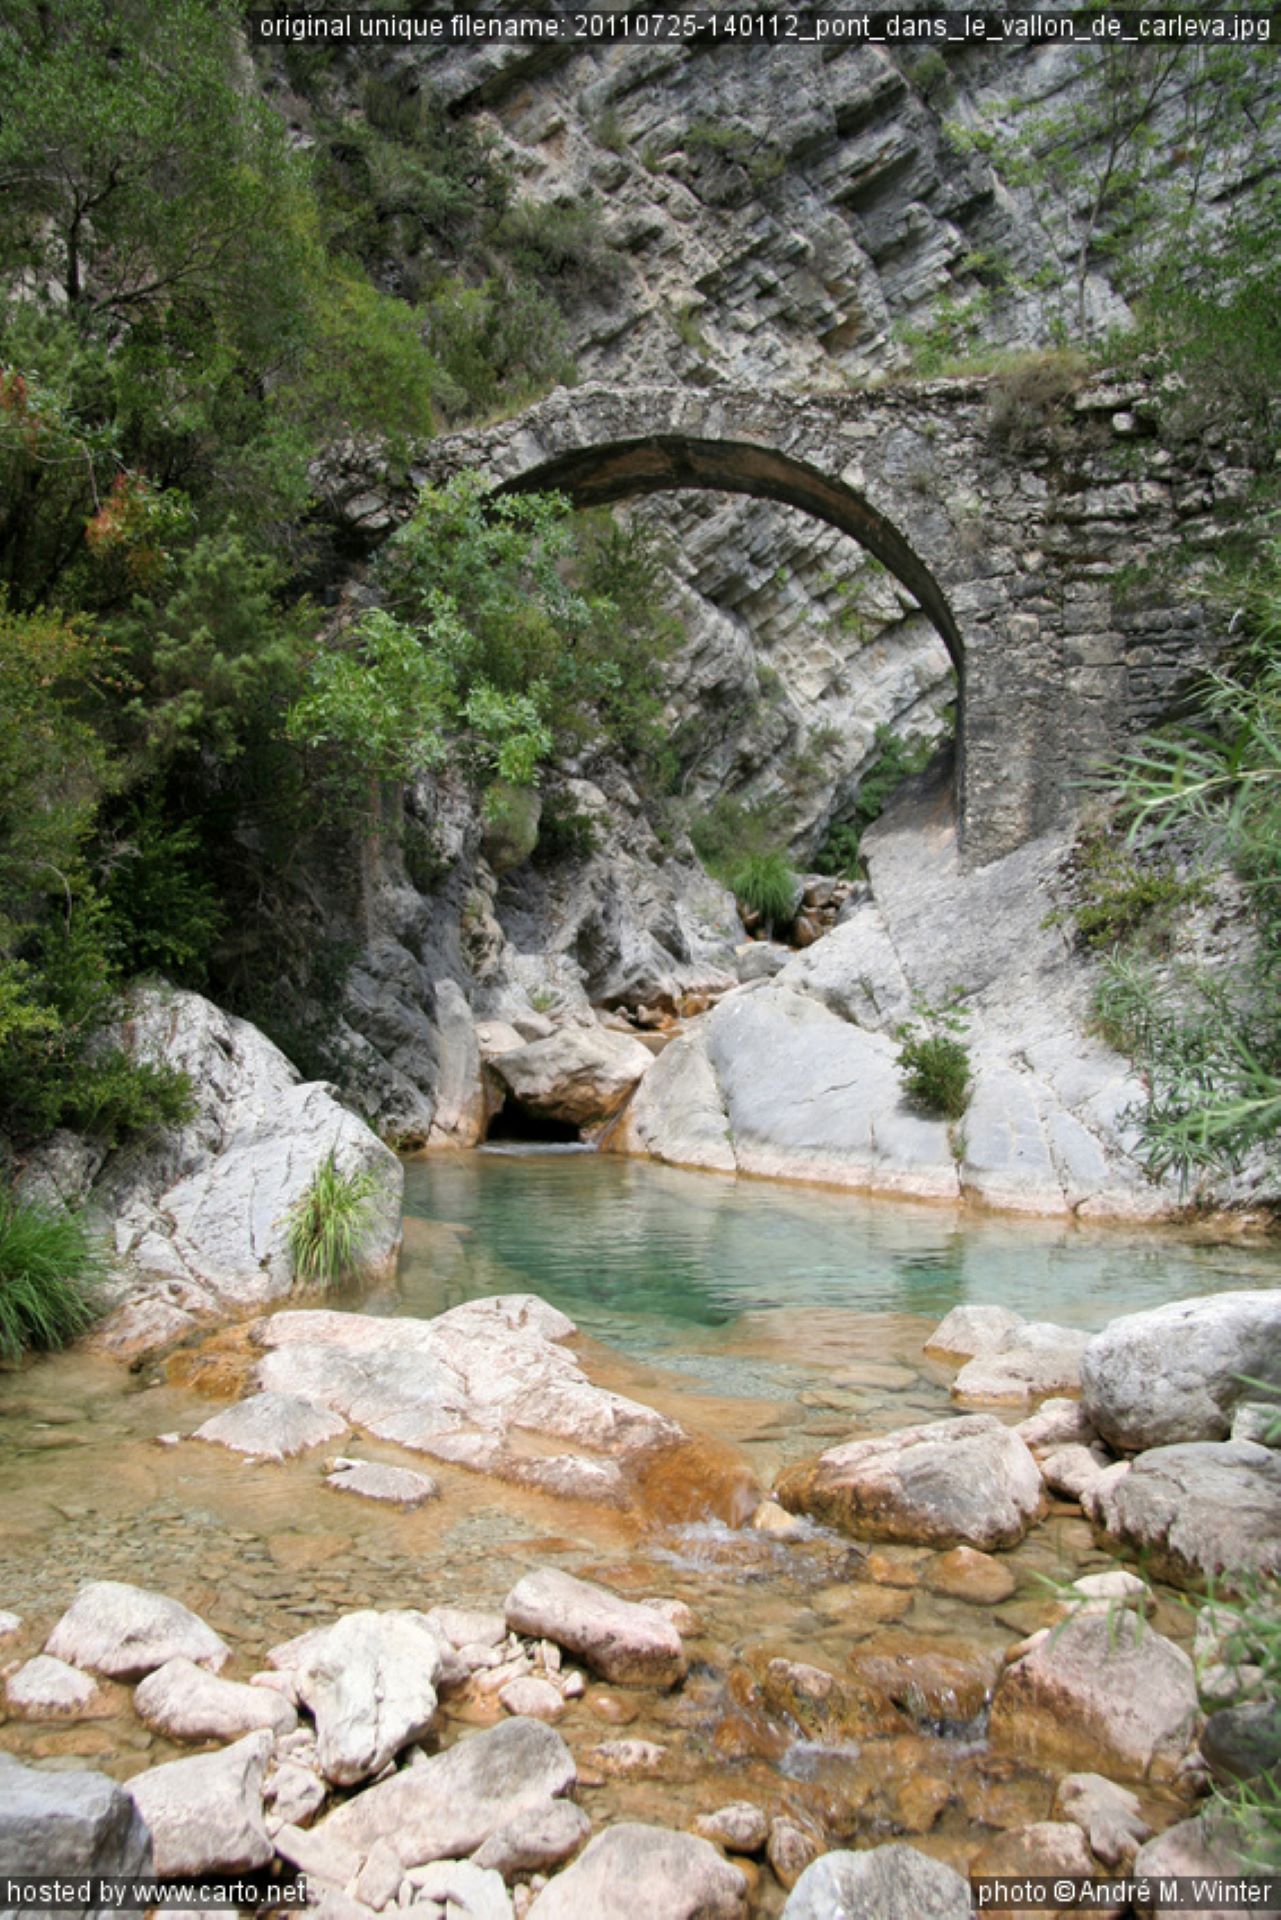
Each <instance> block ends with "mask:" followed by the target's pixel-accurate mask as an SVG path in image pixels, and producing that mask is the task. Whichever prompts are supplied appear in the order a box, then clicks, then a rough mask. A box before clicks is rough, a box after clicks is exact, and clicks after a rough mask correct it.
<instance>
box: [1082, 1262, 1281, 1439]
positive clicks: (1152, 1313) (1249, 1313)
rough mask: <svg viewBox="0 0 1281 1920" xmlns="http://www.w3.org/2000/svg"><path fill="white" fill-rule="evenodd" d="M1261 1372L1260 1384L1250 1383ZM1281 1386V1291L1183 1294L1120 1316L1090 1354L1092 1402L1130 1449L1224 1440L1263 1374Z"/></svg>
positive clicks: (1109, 1432) (1087, 1376) (1100, 1419)
mask: <svg viewBox="0 0 1281 1920" xmlns="http://www.w3.org/2000/svg"><path fill="white" fill-rule="evenodd" d="M1251 1381H1253V1382H1254V1383H1255V1385H1253V1386H1252V1385H1251V1384H1250V1382H1251ZM1259 1381H1264V1382H1266V1383H1267V1384H1268V1385H1270V1386H1275V1387H1277V1388H1278V1389H1281V1291H1277V1290H1272V1291H1266V1290H1259V1291H1252V1292H1245V1291H1242V1292H1238V1293H1216V1294H1210V1295H1209V1296H1208V1297H1206V1298H1205V1299H1200V1300H1174V1301H1171V1302H1170V1303H1169V1304H1168V1305H1167V1306H1164V1307H1153V1308H1151V1309H1150V1310H1149V1311H1147V1312H1145V1313H1130V1314H1126V1315H1124V1316H1123V1317H1122V1318H1121V1319H1119V1320H1114V1321H1112V1323H1111V1325H1110V1326H1107V1327H1105V1328H1104V1329H1103V1332H1102V1333H1098V1334H1096V1335H1095V1336H1094V1338H1093V1339H1092V1340H1091V1341H1090V1342H1089V1345H1088V1346H1087V1347H1086V1349H1085V1352H1084V1354H1083V1355H1082V1360H1081V1393H1082V1399H1083V1402H1084V1405H1085V1411H1086V1413H1087V1414H1088V1416H1089V1418H1090V1420H1091V1421H1092V1422H1093V1424H1094V1426H1095V1427H1096V1428H1097V1429H1098V1431H1099V1433H1100V1434H1102V1436H1103V1438H1104V1439H1105V1440H1106V1441H1107V1443H1108V1445H1109V1446H1111V1447H1116V1448H1120V1449H1122V1450H1123V1451H1126V1452H1129V1453H1137V1452H1142V1451H1144V1450H1145V1449H1147V1448H1149V1447H1165V1446H1174V1445H1178V1444H1180V1443H1182V1442H1184V1441H1195V1440H1224V1439H1226V1438H1227V1435H1228V1432H1229V1430H1230V1428H1231V1425H1232V1416H1233V1413H1234V1411H1235V1409H1236V1407H1237V1405H1238V1404H1239V1402H1241V1401H1243V1400H1249V1399H1251V1398H1252V1397H1257V1392H1258V1387H1257V1383H1258V1382H1259Z"/></svg>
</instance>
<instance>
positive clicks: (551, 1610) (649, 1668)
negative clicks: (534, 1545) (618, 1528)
mask: <svg viewBox="0 0 1281 1920" xmlns="http://www.w3.org/2000/svg"><path fill="white" fill-rule="evenodd" d="M503 1613H504V1615H505V1617H506V1620H507V1624H508V1626H509V1627H511V1628H512V1629H514V1631H515V1632H517V1633H528V1634H533V1635H534V1636H535V1637H537V1638H539V1639H545V1640H553V1641H555V1643H556V1645H557V1646H558V1647H564V1648H566V1649H567V1650H568V1651H569V1652H570V1653H576V1654H577V1655H578V1656H579V1658H580V1659H581V1660H584V1661H585V1662H586V1664H587V1665H588V1666H589V1667H590V1668H591V1669H592V1672H593V1673H598V1674H600V1676H601V1678H602V1679H605V1680H609V1681H612V1682H613V1683H614V1684H615V1685H618V1684H623V1685H629V1684H630V1685H635V1686H652V1687H670V1686H674V1685H675V1684H676V1682H677V1681H678V1680H680V1679H682V1678H683V1677H684V1673H685V1652H684V1649H683V1647H682V1645H681V1637H680V1635H679V1633H677V1631H676V1629H675V1627H674V1626H672V1624H671V1622H670V1621H669V1620H665V1619H664V1618H663V1616H662V1614H661V1613H657V1612H656V1611H655V1610H654V1608H652V1607H644V1606H638V1605H636V1604H635V1603H634V1602H633V1601H631V1600H622V1599H620V1598H619V1596H618V1595H617V1594H616V1593H610V1592H609V1590H608V1589H607V1588H605V1587H598V1586H596V1585H594V1584H593V1582H591V1581H590V1580H580V1579H578V1578H577V1576H576V1575H574V1574H572V1573H564V1572H562V1571H561V1570H560V1569H559V1568H556V1567H540V1568H538V1570H537V1571H536V1572H534V1573H527V1574H526V1575H525V1576H524V1578H523V1579H521V1580H518V1581H517V1583H516V1585H515V1586H514V1587H513V1588H512V1590H511V1592H510V1593H509V1594H508V1596H507V1599H506V1601H505V1602H504V1604H503Z"/></svg>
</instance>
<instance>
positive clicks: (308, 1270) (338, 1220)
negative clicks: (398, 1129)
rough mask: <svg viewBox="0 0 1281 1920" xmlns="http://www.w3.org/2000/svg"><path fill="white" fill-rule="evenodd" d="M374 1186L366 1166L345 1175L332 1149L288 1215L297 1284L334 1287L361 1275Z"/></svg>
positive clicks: (375, 1185)
mask: <svg viewBox="0 0 1281 1920" xmlns="http://www.w3.org/2000/svg"><path fill="white" fill-rule="evenodd" d="M378 1186H379V1183H378V1176H377V1174H376V1173H374V1172H373V1171H372V1170H371V1169H370V1168H368V1167H364V1168H361V1169H360V1170H359V1171H357V1172H355V1173H343V1172H342V1171H341V1169H340V1168H339V1166H338V1163H337V1160H336V1159H335V1156H334V1153H333V1150H332V1148H331V1149H330V1151H329V1153H327V1154H326V1156H325V1158H324V1159H323V1160H322V1161H321V1163H320V1165H319V1166H318V1167H317V1168H316V1171H315V1173H314V1174H313V1175H312V1177H311V1183H310V1185H309V1186H308V1187H307V1189H306V1191H305V1192H303V1193H301V1194H300V1195H299V1197H298V1198H297V1200H295V1201H294V1203H293V1205H292V1206H291V1207H290V1209H289V1212H288V1215H287V1219H288V1224H289V1253H290V1257H291V1259H292V1260H293V1264H294V1274H295V1277H296V1278H297V1279H299V1280H308V1281H317V1282H319V1283H320V1285H322V1286H333V1285H335V1284H336V1283H337V1282H338V1281H339V1280H343V1279H346V1278H347V1277H348V1276H349V1275H351V1274H353V1273H357V1272H358V1271H359V1270H360V1264H361V1253H362V1250H363V1248H364V1244H365V1241H366V1240H367V1238H368V1236H369V1230H370V1228H371V1226H372V1225H373V1202H374V1199H375V1197H376V1196H377V1193H378Z"/></svg>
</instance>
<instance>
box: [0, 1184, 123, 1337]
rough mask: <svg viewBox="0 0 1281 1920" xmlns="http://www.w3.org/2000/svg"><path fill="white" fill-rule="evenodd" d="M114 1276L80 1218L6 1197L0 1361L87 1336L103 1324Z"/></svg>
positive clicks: (0, 1252) (0, 1228)
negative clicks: (103, 1290)
mask: <svg viewBox="0 0 1281 1920" xmlns="http://www.w3.org/2000/svg"><path fill="white" fill-rule="evenodd" d="M106 1271H107V1263H106V1259H105V1256H104V1254H103V1252H102V1250H101V1248H100V1246H99V1245H98V1243H97V1242H96V1241H95V1239H94V1237H93V1235H92V1234H91V1233H90V1232H89V1230H88V1228H87V1227H86V1226H85V1224H84V1221H83V1220H82V1219H81V1217H80V1215H79V1214H76V1213H68V1212H64V1211H63V1210H62V1209H60V1208H57V1207H45V1206H40V1205H38V1204H37V1203H35V1202H29V1201H25V1200H17V1199H15V1198H14V1197H13V1196H12V1195H0V1358H3V1359H5V1360H17V1359H20V1358H21V1356H22V1354H23V1353H24V1352H26V1351H27V1350H28V1349H36V1348H39V1349H44V1350H49V1349H52V1348H56V1347H65V1346H66V1345H67V1343H68V1342H69V1341H71V1340H74V1339H75V1337H76V1335H77V1334H79V1333H83V1332H84V1331H85V1329H86V1328H87V1327H89V1326H91V1325H92V1324H93V1322H94V1320H96V1319H97V1317H98V1313H99V1311H100V1306H99V1299H98V1288H99V1286H100V1284H101V1282H102V1280H103V1279H104V1278H105V1276H106Z"/></svg>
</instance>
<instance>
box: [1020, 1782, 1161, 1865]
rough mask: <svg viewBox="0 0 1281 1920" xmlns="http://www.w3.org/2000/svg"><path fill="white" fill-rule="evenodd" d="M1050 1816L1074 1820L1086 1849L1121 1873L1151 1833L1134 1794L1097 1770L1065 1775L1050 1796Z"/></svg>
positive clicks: (1130, 1863) (1137, 1798) (1131, 1862)
mask: <svg viewBox="0 0 1281 1920" xmlns="http://www.w3.org/2000/svg"><path fill="white" fill-rule="evenodd" d="M1054 1818H1055V1819H1056V1820H1072V1821H1075V1823H1076V1825H1077V1826H1078V1827H1080V1829H1081V1831H1082V1833H1083V1834H1084V1835H1085V1837H1086V1839H1087V1840H1088V1841H1089V1843H1090V1852H1091V1853H1093V1854H1096V1855H1097V1856H1098V1858H1099V1859H1100V1860H1101V1861H1102V1862H1103V1864H1104V1866H1105V1867H1111V1868H1112V1869H1113V1871H1114V1872H1124V1871H1125V1870H1126V1869H1127V1868H1128V1867H1130V1866H1131V1865H1132V1864H1133V1861H1134V1856H1135V1854H1136V1853H1137V1852H1138V1850H1139V1848H1140V1847H1141V1846H1142V1845H1143V1842H1144V1841H1145V1840H1147V1839H1149V1838H1150V1837H1151V1833H1152V1829H1151V1827H1150V1826H1149V1825H1148V1823H1147V1821H1146V1820H1145V1819H1144V1818H1143V1809H1142V1807H1141V1806H1140V1804H1139V1797H1138V1795H1137V1794H1136V1793H1131V1792H1130V1790H1129V1788H1128V1787H1122V1786H1118V1785H1117V1783H1116V1781H1115V1780H1106V1779H1104V1777H1103V1775H1102V1774H1101V1773H1069V1774H1065V1775H1064V1777H1063V1779H1062V1780H1060V1781H1059V1784H1058V1788H1057V1790H1056V1792H1055V1795H1054ZM1037 1871H1040V1869H1039V1868H1038V1869H1037Z"/></svg>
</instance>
